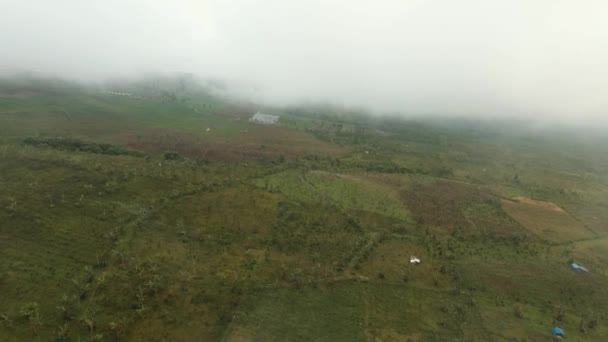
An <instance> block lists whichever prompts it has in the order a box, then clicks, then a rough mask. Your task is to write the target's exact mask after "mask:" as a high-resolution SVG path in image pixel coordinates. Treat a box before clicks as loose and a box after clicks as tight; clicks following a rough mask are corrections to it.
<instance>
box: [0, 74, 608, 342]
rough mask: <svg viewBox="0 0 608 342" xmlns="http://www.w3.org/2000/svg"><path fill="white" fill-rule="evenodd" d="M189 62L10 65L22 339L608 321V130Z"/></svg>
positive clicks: (498, 329) (398, 331)
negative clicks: (56, 68)
mask: <svg viewBox="0 0 608 342" xmlns="http://www.w3.org/2000/svg"><path fill="white" fill-rule="evenodd" d="M174 83H175V82H174V81H172V80H171V79H165V80H157V81H154V82H150V83H145V82H132V83H123V84H119V85H111V84H110V85H104V86H101V85H95V86H93V85H81V84H75V83H69V82H64V81H59V80H38V79H4V80H2V81H1V82H0V293H2V300H0V340H1V341H51V340H65V341H123V340H124V341H126V340H129V341H206V340H210V341H213V340H217V341H452V340H454V341H551V340H552V337H551V328H553V326H555V325H558V326H560V327H562V328H563V329H564V330H565V331H566V333H567V339H568V340H573V341H606V340H607V339H608V287H607V286H606V284H608V266H607V265H608V264H607V263H608V224H607V222H608V141H607V140H606V137H603V136H596V135H593V134H590V133H587V132H576V131H568V130H557V129H555V130H549V129H547V130H544V131H535V132H532V131H527V130H526V129H524V127H521V125H520V123H495V124H492V123H482V122H473V121H465V120H461V121H459V120H446V122H433V121H424V120H418V121H414V120H407V119H400V118H392V117H385V118H381V117H373V116H367V115H365V114H364V113H347V112H344V111H340V110H337V109H334V108H312V107H311V108H306V107H298V108H262V109H263V110H265V111H267V112H271V113H275V114H278V115H281V119H280V120H279V122H278V124H277V125H274V126H260V125H256V124H253V123H250V122H249V121H248V120H247V119H248V118H249V116H250V115H251V114H253V113H255V112H256V111H257V110H258V107H257V106H256V105H254V104H251V103H243V102H236V101H233V100H229V99H226V98H222V97H218V96H214V95H212V94H213V92H211V91H208V90H207V89H205V88H204V87H202V86H200V87H191V88H187V87H181V88H180V87H176V86H174ZM117 87H118V88H117ZM125 89H126V90H125ZM116 90H119V91H128V92H129V93H130V94H134V95H133V96H118V95H112V94H111V93H110V91H116ZM412 255H415V256H417V257H419V258H421V259H422V261H423V262H422V264H420V265H417V266H414V265H411V264H410V263H409V258H410V256H412ZM571 261H575V262H577V263H579V264H581V265H584V266H585V267H587V268H588V269H589V270H590V271H591V272H590V273H574V272H573V271H571V270H570V267H569V264H568V263H569V262H571Z"/></svg>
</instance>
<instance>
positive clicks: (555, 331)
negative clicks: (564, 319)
mask: <svg viewBox="0 0 608 342" xmlns="http://www.w3.org/2000/svg"><path fill="white" fill-rule="evenodd" d="M551 333H552V334H553V336H559V337H565V336H566V333H565V332H564V330H563V329H562V328H560V327H553V329H551Z"/></svg>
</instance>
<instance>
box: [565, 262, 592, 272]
mask: <svg viewBox="0 0 608 342" xmlns="http://www.w3.org/2000/svg"><path fill="white" fill-rule="evenodd" d="M570 268H571V269H572V270H573V271H575V272H589V270H588V269H586V268H584V267H583V266H581V265H579V264H577V263H575V262H573V263H571V264H570Z"/></svg>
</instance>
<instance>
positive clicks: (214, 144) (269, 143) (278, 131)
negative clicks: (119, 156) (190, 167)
mask: <svg viewBox="0 0 608 342" xmlns="http://www.w3.org/2000/svg"><path fill="white" fill-rule="evenodd" d="M245 127H246V129H243V130H241V131H240V132H239V133H238V135H237V136H235V137H231V138H227V137H222V136H217V135H215V134H214V131H211V132H209V133H207V132H205V131H203V130H201V133H200V134H194V133H187V132H183V131H171V130H166V129H146V130H142V131H136V132H132V133H129V134H127V135H123V136H120V137H118V138H117V139H116V140H117V141H118V142H120V143H122V144H124V145H126V146H128V147H129V148H132V149H136V150H142V151H146V152H148V153H162V152H165V151H176V152H177V153H179V154H180V155H182V156H185V157H189V158H203V159H207V160H258V159H276V158H279V157H280V156H283V157H284V158H286V159H290V158H295V157H301V156H304V155H307V154H320V155H329V156H335V157H337V156H341V155H344V154H345V153H346V152H347V150H346V149H344V148H341V147H340V146H337V145H333V144H330V143H326V142H323V141H321V140H319V139H317V138H315V137H313V136H312V135H310V134H308V133H306V132H302V131H293V130H289V129H287V128H284V127H279V126H262V125H254V124H249V125H245Z"/></svg>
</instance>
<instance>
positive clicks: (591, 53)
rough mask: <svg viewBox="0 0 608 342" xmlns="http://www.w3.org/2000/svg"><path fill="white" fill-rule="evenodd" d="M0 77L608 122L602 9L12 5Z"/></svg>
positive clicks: (419, 111) (2, 37) (7, 8)
mask: <svg viewBox="0 0 608 342" xmlns="http://www.w3.org/2000/svg"><path fill="white" fill-rule="evenodd" d="M0 10H1V11H2V13H3V14H4V19H3V22H2V23H1V24H0V43H2V46H3V47H4V49H3V54H2V55H1V56H0V72H2V73H4V74H8V73H14V72H20V71H28V72H35V73H43V74H47V75H54V76H58V77H64V78H72V79H77V80H87V81H91V80H102V79H106V78H114V77H137V76H138V75H141V74H143V73H147V72H159V73H174V72H188V73H193V74H195V75H197V76H199V77H202V78H217V79H222V80H227V81H229V82H230V83H231V84H236V85H239V89H240V90H239V91H238V93H239V95H241V96H246V97H248V98H250V99H252V100H255V101H257V102H260V103H270V104H276V105H287V104H297V103H301V102H303V101H310V102H330V103H335V104H341V105H344V106H348V107H364V108H368V109H370V110H373V111H376V112H389V113H403V114H408V115H413V114H415V115H418V116H425V115H428V116H447V117H455V116H466V117H480V118H494V117H498V118H531V119H533V120H539V121H545V122H546V121H555V122H559V123H566V122H567V123H576V124H584V123H589V122H594V121H598V120H600V121H602V122H603V123H606V122H608V115H606V112H607V109H608V96H605V93H606V90H608V23H606V22H605V20H604V17H605V15H604V13H606V11H607V10H608V4H606V3H604V2H601V1H585V2H577V3H575V2H568V1H535V2H525V1H511V2H501V1H470V0H469V1H459V2H457V3H455V2H450V1H435V2H428V1H421V0H416V1H375V2H372V1H361V2H357V3H352V2H347V1H320V0H315V1H306V2H303V1H275V0H272V1H259V0H251V1H246V0H239V1H232V2H230V3H224V2H221V1H188V0H178V1H172V2H167V1H143V0H136V1H128V2H121V1H114V0H112V1H105V2H103V3H87V4H85V3H82V2H78V1H72V0H60V1H55V2H52V3H49V4H41V3H36V2H34V1H19V2H17V1H6V2H5V3H3V4H2V5H0Z"/></svg>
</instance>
